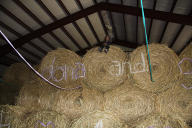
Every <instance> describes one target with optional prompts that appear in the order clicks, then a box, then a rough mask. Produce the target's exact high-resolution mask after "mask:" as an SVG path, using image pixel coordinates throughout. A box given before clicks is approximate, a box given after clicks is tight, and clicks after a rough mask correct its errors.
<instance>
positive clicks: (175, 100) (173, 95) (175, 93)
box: [156, 82, 192, 121]
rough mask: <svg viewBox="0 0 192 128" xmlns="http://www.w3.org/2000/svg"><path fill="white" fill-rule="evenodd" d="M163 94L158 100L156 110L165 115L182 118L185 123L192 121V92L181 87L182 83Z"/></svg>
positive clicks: (176, 84)
mask: <svg viewBox="0 0 192 128" xmlns="http://www.w3.org/2000/svg"><path fill="white" fill-rule="evenodd" d="M170 84H174V86H173V87H172V88H170V89H169V90H167V91H166V92H163V93H161V94H160V95H159V96H158V98H157V103H156V107H157V108H156V110H157V111H158V112H160V113H162V114H164V115H171V116H174V117H182V118H183V119H184V120H185V121H190V120H192V91H191V90H190V89H185V88H183V87H182V86H181V83H180V82H177V83H170Z"/></svg>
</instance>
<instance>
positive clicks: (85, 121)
mask: <svg viewBox="0 0 192 128" xmlns="http://www.w3.org/2000/svg"><path fill="white" fill-rule="evenodd" d="M71 128H128V127H127V126H126V125H125V124H123V123H122V122H121V121H120V120H119V119H118V118H117V117H115V116H114V115H113V114H112V113H111V112H108V111H94V112H90V113H87V114H85V115H83V116H82V117H81V118H79V119H77V120H76V121H74V122H73V124H72V126H71Z"/></svg>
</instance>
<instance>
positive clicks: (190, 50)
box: [179, 42, 192, 88]
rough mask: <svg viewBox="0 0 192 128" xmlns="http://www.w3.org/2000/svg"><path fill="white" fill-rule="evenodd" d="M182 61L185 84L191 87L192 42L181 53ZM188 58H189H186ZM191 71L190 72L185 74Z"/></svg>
mask: <svg viewBox="0 0 192 128" xmlns="http://www.w3.org/2000/svg"><path fill="white" fill-rule="evenodd" d="M179 58H180V60H181V61H182V63H181V64H180V67H181V70H182V73H183V77H182V78H183V79H182V81H183V84H184V85H185V86H186V87H188V88H190V87H191V86H192V85H191V84H192V42H191V43H190V44H189V45H188V46H187V47H186V48H185V49H184V50H183V51H182V52H181V54H180V55H179ZM184 59H187V60H184ZM184 73H189V74H184Z"/></svg>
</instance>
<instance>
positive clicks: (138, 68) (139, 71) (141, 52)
mask: <svg viewBox="0 0 192 128" xmlns="http://www.w3.org/2000/svg"><path fill="white" fill-rule="evenodd" d="M149 53H150V58H151V67H152V76H153V80H154V81H155V82H152V81H151V79H150V71H149V66H148V65H149V64H148V56H147V50H146V46H145V45H143V46H141V47H138V48H137V49H135V50H134V51H133V52H132V53H131V62H130V63H131V65H132V67H133V65H134V68H132V69H131V70H130V71H131V76H132V78H133V81H135V83H136V84H135V85H136V86H138V87H139V88H142V89H144V90H147V91H150V92H154V93H159V92H162V91H164V90H166V89H168V88H170V84H167V83H169V82H172V81H175V80H177V79H178V78H179V76H180V75H181V74H180V71H179V68H178V66H177V64H178V62H179V58H178V56H177V55H176V54H175V53H174V51H173V50H171V49H170V48H168V47H167V46H166V45H162V44H156V43H152V44H150V45H149ZM142 57H143V59H142Z"/></svg>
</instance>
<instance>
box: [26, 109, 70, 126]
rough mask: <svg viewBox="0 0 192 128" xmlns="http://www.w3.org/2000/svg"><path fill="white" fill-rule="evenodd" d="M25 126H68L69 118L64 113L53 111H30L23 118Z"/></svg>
mask: <svg viewBox="0 0 192 128" xmlns="http://www.w3.org/2000/svg"><path fill="white" fill-rule="evenodd" d="M25 127H26V128H45V127H46V128H69V120H68V119H67V118H66V116H65V115H63V114H59V113H57V112H54V111H40V112H35V113H32V114H31V115H30V116H29V117H27V118H26V120H25Z"/></svg>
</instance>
